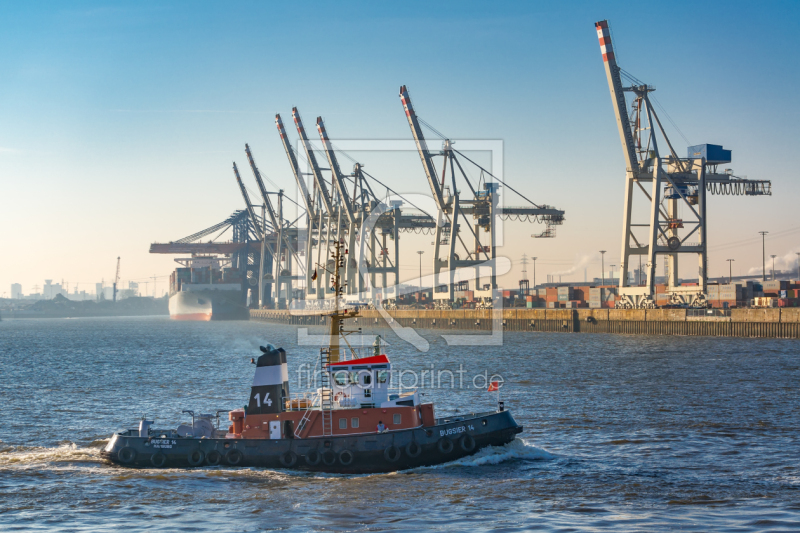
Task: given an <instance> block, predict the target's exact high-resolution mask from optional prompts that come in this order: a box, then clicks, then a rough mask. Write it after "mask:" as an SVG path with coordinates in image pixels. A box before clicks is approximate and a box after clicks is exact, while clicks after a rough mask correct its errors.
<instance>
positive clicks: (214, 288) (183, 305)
mask: <svg viewBox="0 0 800 533" xmlns="http://www.w3.org/2000/svg"><path fill="white" fill-rule="evenodd" d="M176 261H178V262H179V263H181V264H183V265H184V266H183V267H181V268H177V269H176V270H175V272H173V273H172V274H171V275H170V280H169V281H170V283H169V316H170V318H172V319H173V320H199V321H208V320H248V319H249V313H248V310H247V306H246V301H245V300H246V292H245V291H244V289H243V285H242V278H241V273H240V272H239V271H238V270H236V269H234V268H222V266H221V263H220V259H219V258H218V257H214V256H192V257H191V258H188V259H176Z"/></svg>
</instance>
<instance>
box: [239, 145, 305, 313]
mask: <svg viewBox="0 0 800 533" xmlns="http://www.w3.org/2000/svg"><path fill="white" fill-rule="evenodd" d="M244 149H245V154H246V155H247V161H248V162H249V163H250V168H251V170H252V171H253V176H254V177H255V179H256V183H257V184H258V190H259V192H260V193H261V199H262V200H263V201H264V208H265V211H266V215H268V216H269V220H270V222H272V227H273V228H274V229H275V230H276V231H277V232H278V240H277V246H276V248H277V249H276V250H275V251H274V259H275V267H274V269H273V272H275V287H276V288H277V290H276V296H277V297H278V299H279V300H280V299H281V298H280V291H281V287H282V286H283V285H285V286H286V287H285V293H284V294H285V295H286V299H291V293H292V281H293V280H295V279H303V278H304V277H305V276H303V275H300V276H294V275H292V273H291V272H292V258H293V257H294V259H295V260H296V261H297V262H298V263H299V258H298V257H297V252H296V250H295V249H294V247H293V246H292V243H291V242H289V235H288V232H287V231H286V230H287V227H286V226H287V224H286V220H285V219H284V217H283V191H282V190H281V191H278V192H277V193H273V194H277V195H278V209H277V211H276V210H275V208H274V207H273V205H272V201H271V200H270V197H269V195H270V193H269V192H268V191H267V188H266V187H265V186H264V180H263V179H262V177H261V172H260V171H259V170H258V167H257V166H256V162H255V159H253V154H252V152H251V151H250V146H249V145H247V144H245V145H244ZM282 256H283V257H285V263H286V268H285V269H282V268H281V257H282ZM284 270H285V271H287V272H284ZM279 307H283V305H281V302H280V301H279Z"/></svg>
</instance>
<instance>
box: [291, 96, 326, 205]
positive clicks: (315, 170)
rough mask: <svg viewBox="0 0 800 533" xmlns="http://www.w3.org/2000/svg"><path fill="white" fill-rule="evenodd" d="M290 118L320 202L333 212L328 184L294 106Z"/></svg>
mask: <svg viewBox="0 0 800 533" xmlns="http://www.w3.org/2000/svg"><path fill="white" fill-rule="evenodd" d="M292 118H293V119H294V123H295V125H296V126H297V133H298V134H299V135H300V142H301V143H303V150H304V151H305V152H306V159H308V163H309V164H310V165H311V173H312V174H313V175H314V183H316V184H317V190H319V193H320V196H321V197H322V203H324V204H325V210H326V211H327V212H328V213H333V205H332V204H331V195H330V193H329V192H328V186H327V185H326V184H325V180H324V179H323V177H322V171H320V168H319V165H318V164H317V158H316V157H314V150H312V149H311V143H309V141H308V135H306V129H305V128H304V127H303V121H302V120H301V119H300V112H299V111H298V110H297V108H296V107H293V108H292Z"/></svg>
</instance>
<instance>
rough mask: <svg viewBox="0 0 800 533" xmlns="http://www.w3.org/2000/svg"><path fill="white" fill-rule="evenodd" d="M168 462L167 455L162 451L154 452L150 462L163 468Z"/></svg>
mask: <svg viewBox="0 0 800 533" xmlns="http://www.w3.org/2000/svg"><path fill="white" fill-rule="evenodd" d="M166 463H167V456H166V455H164V454H163V453H161V452H157V453H154V454H153V455H151V456H150V464H151V465H153V466H154V467H156V468H161V467H162V466H164V465H165V464H166Z"/></svg>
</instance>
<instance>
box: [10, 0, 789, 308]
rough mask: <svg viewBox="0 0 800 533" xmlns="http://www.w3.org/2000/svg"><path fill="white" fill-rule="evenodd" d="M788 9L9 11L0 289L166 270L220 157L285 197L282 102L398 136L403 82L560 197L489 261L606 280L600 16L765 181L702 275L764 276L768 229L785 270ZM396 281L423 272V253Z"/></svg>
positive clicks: (201, 215)
mask: <svg viewBox="0 0 800 533" xmlns="http://www.w3.org/2000/svg"><path fill="white" fill-rule="evenodd" d="M798 6H800V4H798V3H796V2H769V3H758V4H756V3H753V2H708V3H702V4H698V3H694V2H692V3H689V2H671V3H659V4H645V5H641V6H636V8H635V9H633V8H632V7H631V4H630V3H629V2H619V3H613V2H570V3H556V2H550V3H536V2H531V3H514V2H507V3H492V4H489V3H487V2H453V3H446V2H440V3H422V2H420V3H414V2H406V3H401V4H396V3H392V4H389V3H386V4H378V3H368V2H363V3H358V2H339V3H336V4H333V3H325V4H323V3H318V4H317V3H301V2H292V3H268V2H238V3H222V2H129V3H124V2H71V3H55V2H42V3H26V2H3V3H0V65H2V68H3V76H0V124H2V125H3V126H4V127H2V128H0V224H2V227H3V229H4V231H3V233H2V235H1V236H0V251H2V257H3V259H4V260H3V262H2V267H0V295H1V294H2V293H3V292H5V291H8V290H9V286H10V284H11V283H14V282H19V283H22V284H23V290H24V292H26V293H27V292H31V291H32V287H33V286H34V284H38V285H41V284H42V282H43V280H44V279H45V278H48V279H55V280H57V281H60V280H61V279H64V280H65V281H70V282H71V283H76V282H80V283H84V284H88V283H94V282H96V281H99V280H100V279H101V278H104V279H105V280H106V281H108V280H109V279H110V278H111V277H112V276H113V273H114V267H115V260H116V257H117V256H121V257H122V278H123V279H124V280H128V279H140V278H145V277H148V276H153V275H166V274H168V273H169V272H170V271H171V270H172V268H173V263H172V259H171V258H170V257H167V256H151V255H149V254H148V253H147V250H148V245H149V243H151V242H154V241H168V240H172V239H177V238H180V237H183V236H185V235H188V234H191V233H193V232H195V231H197V230H199V229H202V228H205V227H208V226H211V225H213V224H214V223H216V222H218V221H220V220H222V219H224V218H225V217H226V216H227V215H228V214H229V213H230V212H232V211H233V210H234V209H239V208H240V206H241V198H240V196H239V192H238V190H237V189H236V186H235V183H234V181H233V178H232V175H231V162H232V161H234V160H235V161H237V162H238V163H239V164H240V166H241V165H244V164H245V163H246V160H245V158H244V154H243V148H244V143H245V142H248V143H250V146H251V148H252V149H253V151H254V153H255V155H256V157H257V160H258V163H259V166H260V168H261V169H262V170H263V171H264V172H265V173H266V174H267V175H269V176H270V178H271V179H272V180H273V181H275V182H276V183H278V184H279V185H281V186H285V187H286V188H287V189H289V188H290V187H291V185H292V178H291V174H290V171H289V166H288V164H287V162H286V158H285V155H284V154H283V151H282V148H281V145H280V143H279V139H278V136H277V134H276V132H275V129H274V124H273V117H274V114H275V113H276V112H280V113H282V114H283V116H284V119H285V120H287V121H288V120H289V118H290V114H291V108H292V106H295V105H296V106H298V107H299V108H300V110H301V112H303V116H304V118H305V120H306V122H308V123H311V124H313V119H314V117H316V116H317V115H322V116H324V117H325V119H326V125H327V127H328V130H329V133H330V135H331V137H332V138H334V139H336V138H342V139H407V138H409V135H410V134H409V130H408V125H407V122H406V120H405V117H404V115H403V113H402V108H401V106H400V103H399V98H398V96H397V90H398V87H399V86H400V85H401V84H407V85H408V86H409V89H410V90H411V92H412V96H413V98H414V102H415V104H416V105H417V110H418V112H419V114H420V116H422V117H423V118H424V119H425V120H426V121H427V122H429V123H431V124H433V125H435V126H436V128H437V129H439V130H440V131H443V132H445V133H446V134H447V135H448V136H452V137H453V138H462V139H500V140H502V141H503V142H504V154H505V156H504V163H505V177H506V180H507V181H508V182H509V183H510V184H512V185H514V186H515V187H517V188H518V189H520V190H521V191H523V192H524V193H525V194H526V195H527V196H529V197H531V198H532V199H534V200H535V201H537V202H544V203H548V204H552V205H556V206H558V207H561V208H563V209H565V210H566V212H567V221H566V223H565V224H564V226H562V227H561V228H559V230H558V236H557V238H555V239H549V240H544V239H537V240H534V239H530V238H529V237H528V235H530V234H531V233H535V232H536V231H537V230H539V228H538V227H533V226H527V225H526V226H524V227H515V228H513V229H509V230H508V231H509V232H510V233H509V235H513V236H514V244H515V245H514V246H513V247H508V248H507V249H506V250H504V251H502V252H501V253H505V254H506V255H507V256H509V257H510V258H511V259H512V260H516V259H518V258H519V256H521V254H522V253H523V252H524V253H527V254H528V255H536V256H538V257H539V262H538V263H537V274H538V275H539V276H542V277H541V278H537V281H541V279H543V276H544V275H545V274H546V273H548V272H557V271H567V270H569V269H570V267H571V266H572V265H574V264H576V263H578V264H583V263H585V265H586V268H588V270H589V276H590V277H591V276H592V275H599V264H597V263H596V258H597V254H596V251H597V250H599V249H606V250H610V253H609V254H607V258H608V257H609V256H613V257H614V259H617V260H615V261H613V263H618V255H619V252H618V250H619V248H620V234H621V220H622V202H623V197H622V193H623V178H624V165H623V160H622V151H621V148H620V144H619V140H618V136H617V132H616V127H615V123H614V117H613V113H612V108H611V103H610V98H609V95H608V88H607V85H606V80H605V75H604V72H603V65H602V60H601V57H600V53H599V49H598V43H597V36H596V33H595V32H594V27H593V24H594V22H595V21H597V20H601V19H608V20H609V21H610V23H611V26H612V30H613V32H614V39H615V45H616V49H617V57H618V60H619V62H620V65H621V66H622V67H623V68H625V69H626V70H627V71H629V72H631V73H633V74H635V75H636V76H637V77H638V78H640V79H642V80H644V81H646V82H648V83H650V84H653V85H655V86H656V87H657V89H658V90H657V92H656V93H655V94H656V97H657V98H658V100H659V101H660V102H661V104H662V105H663V106H664V107H665V108H666V109H667V111H668V112H669V114H670V116H671V117H672V119H673V120H674V121H675V122H676V123H677V124H678V125H679V127H680V129H681V131H682V132H683V133H684V134H685V135H686V137H687V138H688V140H689V141H690V142H691V143H692V144H699V143H704V142H709V143H716V144H722V145H724V146H725V147H726V148H730V149H732V150H733V163H732V165H731V166H732V168H734V170H735V171H736V173H737V174H740V175H747V176H749V177H751V178H761V179H772V180H773V185H774V191H775V194H774V195H773V196H772V197H769V198H732V197H727V198H726V197H712V198H711V199H710V201H709V220H710V222H709V239H710V246H711V253H710V271H711V274H712V275H720V274H722V273H723V272H727V262H726V261H725V260H726V259H728V258H734V259H736V262H735V263H734V271H735V273H736V272H737V271H738V272H739V273H745V272H747V271H748V270H749V269H750V268H755V267H756V266H759V267H760V262H761V257H760V253H761V249H760V240H759V239H758V235H757V233H756V232H757V231H759V230H762V229H763V230H769V231H771V232H773V233H778V232H782V233H780V236H776V237H775V238H771V239H769V240H768V246H767V248H768V250H767V254H776V255H778V256H779V257H784V256H786V257H787V258H789V260H787V262H786V263H785V265H783V266H785V267H790V266H793V265H792V263H791V262H790V260H791V257H792V256H793V255H794V254H793V252H794V251H800V222H797V221H796V218H797V217H796V215H795V213H796V208H795V204H796V203H797V200H798V199H800V195H799V194H798V193H800V185H798V181H797V180H796V179H794V178H795V176H796V174H797V168H800V165H798V161H797V160H796V159H797V158H796V152H797V151H796V144H797V141H798V139H800V135H799V133H800V131H799V130H800V128H799V127H798V123H800V121H799V120H798V119H800V116H799V115H800V103H798V99H797V97H796V87H797V86H798V85H800V64H799V63H800V54H799V53H798V52H800V46H799V45H800V37H798V31H797V22H796V21H797V18H798V11H800V8H799V7H798ZM291 133H293V132H291ZM670 134H671V139H672V141H673V143H674V144H676V146H677V147H679V151H682V150H684V149H685V147H684V144H685V142H684V140H683V139H682V138H681V137H680V135H678V133H677V132H674V130H670ZM407 161H408V164H407V165H401V167H402V168H398V166H397V165H394V164H392V165H389V164H387V165H386V168H381V164H380V162H377V163H375V164H372V165H371V166H370V168H369V170H370V172H371V173H373V174H375V175H376V176H382V177H384V179H386V180H387V181H388V182H390V183H391V185H392V186H394V187H395V188H397V189H398V190H401V191H403V192H425V190H426V188H427V185H426V183H425V178H424V175H423V173H422V169H421V168H420V166H419V160H418V158H417V159H414V158H409V159H408V160H407ZM249 179H250V177H249V174H248V180H249ZM509 203H514V202H513V201H511V200H510V199H509ZM423 240H424V239H421V240H420V242H416V241H414V239H413V238H409V240H408V241H407V242H408V246H411V247H413V249H416V247H417V246H423V245H425V244H429V243H424V242H423ZM520 243H521V244H520ZM796 243H797V244H796ZM409 255H411V254H409ZM414 255H415V254H414ZM581 261H583V263H581ZM607 263H608V264H611V263H612V261H609V260H608V259H607ZM687 263H692V264H694V261H693V260H687ZM779 266H780V264H779ZM423 267H424V268H423V270H427V269H428V268H427V267H428V265H423ZM583 268H584V267H580V269H579V275H576V276H575V277H574V278H573V279H575V280H578V279H583ZM403 270H404V271H408V276H409V277H412V276H413V275H414V273H415V272H416V258H412V259H410V260H409V264H408V265H406V264H405V263H403ZM690 271H691V272H694V271H695V268H694V267H689V269H688V270H687V271H684V274H687V275H688V273H689V272H690ZM518 277H519V276H518V269H515V271H514V273H513V274H512V275H511V276H510V277H509V278H508V281H507V284H508V285H512V286H513V285H516V279H518ZM565 279H567V277H566V276H565ZM85 288H88V287H85Z"/></svg>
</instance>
